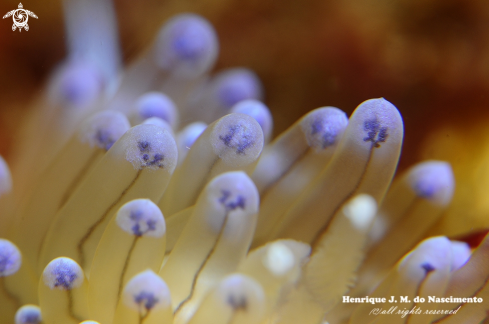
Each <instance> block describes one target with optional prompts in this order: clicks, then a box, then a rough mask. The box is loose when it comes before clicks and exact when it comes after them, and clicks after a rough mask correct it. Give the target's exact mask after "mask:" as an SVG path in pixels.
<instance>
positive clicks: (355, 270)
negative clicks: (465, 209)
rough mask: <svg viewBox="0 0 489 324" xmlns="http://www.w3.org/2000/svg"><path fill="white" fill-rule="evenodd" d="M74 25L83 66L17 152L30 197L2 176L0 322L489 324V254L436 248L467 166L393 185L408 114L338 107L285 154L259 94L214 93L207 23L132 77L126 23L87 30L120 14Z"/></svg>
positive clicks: (162, 42) (406, 177)
mask: <svg viewBox="0 0 489 324" xmlns="http://www.w3.org/2000/svg"><path fill="white" fill-rule="evenodd" d="M75 8H76V10H77V12H79V13H77V14H75V16H76V15H79V16H77V18H78V19H74V20H73V22H72V25H70V24H68V35H69V39H70V44H71V53H70V56H69V57H68V59H67V60H66V61H65V62H64V63H63V64H62V65H61V66H60V67H59V68H58V69H57V71H55V73H54V75H53V77H52V79H51V80H50V81H49V84H48V86H47V90H46V91H45V96H44V97H43V98H41V99H40V100H39V101H38V102H37V103H36V104H35V105H36V109H35V110H33V115H32V118H31V119H30V120H29V121H28V122H27V123H26V126H25V128H24V129H23V130H22V132H21V134H20V135H19V139H18V147H19V150H18V152H17V156H16V160H15V161H14V162H13V163H12V164H11V165H12V178H13V180H14V181H13V182H14V190H11V187H12V181H11V176H10V174H11V173H10V170H9V168H8V166H7V164H6V163H5V162H4V161H3V160H0V193H1V194H2V196H1V198H0V208H1V214H0V215H1V218H0V236H1V237H4V238H2V239H0V321H1V322H2V323H14V321H15V323H24V324H27V323H41V322H42V323H45V324H56V323H63V324H69V323H73V324H78V323H85V324H88V323H101V324H110V323H115V324H124V323H128V324H129V323H131V324H132V323H140V324H141V323H145V324H150V323H176V324H183V323H189V324H194V323H195V324H197V323H213V324H218V323H223V324H225V323H246V324H253V323H257V324H258V323H277V324H279V323H280V324H287V323H304V324H308V323H311V324H316V323H322V322H326V321H327V322H328V323H330V324H333V323H338V324H339V323H352V324H355V323H370V322H375V323H384V322H385V323H397V322H399V321H402V322H408V321H409V322H410V323H411V322H413V323H414V322H420V323H474V324H476V323H482V322H485V321H488V320H489V315H488V311H489V306H488V303H487V301H484V300H485V299H486V298H489V296H488V294H489V287H488V281H489V263H488V262H487V259H488V258H487V255H488V253H489V237H487V238H485V239H484V240H483V241H482V243H481V244H480V245H479V247H478V248H477V249H475V250H474V251H472V250H471V248H470V247H469V245H468V244H466V243H464V242H461V241H456V240H450V239H448V238H446V237H443V236H437V237H432V238H428V239H425V236H426V232H427V231H428V230H430V229H431V228H432V227H433V226H434V225H435V222H436V221H437V220H438V219H439V218H440V217H441V216H442V214H443V211H444V210H445V209H446V207H447V206H448V204H449V203H450V201H451V199H452V195H453V191H454V186H455V184H454V179H453V174H452V169H451V167H450V165H449V164H448V163H446V162H443V161H434V160H431V161H426V162H423V163H419V164H417V165H415V166H413V167H412V168H410V169H408V170H406V171H404V172H403V173H402V174H400V175H399V176H398V177H397V179H396V180H395V181H394V182H393V183H392V184H391V182H392V179H393V177H394V173H395V171H396V167H397V163H398V160H399V155H400V152H401V146H402V141H403V135H404V132H403V121H402V118H401V115H400V113H399V111H398V110H397V108H396V107H395V106H394V105H393V104H392V103H390V102H389V101H387V100H385V99H383V98H378V99H370V100H366V101H364V102H363V103H361V104H360V105H359V106H358V107H357V108H356V110H355V111H354V113H353V114H352V115H351V116H350V118H348V117H347V116H346V114H345V113H344V112H342V111H341V110H339V109H338V108H335V107H321V108H318V109H315V110H313V111H311V112H309V113H307V114H306V115H305V116H303V117H302V118H301V119H300V120H298V121H297V122H296V123H295V124H293V125H292V126H291V127H290V128H288V129H287V130H286V131H284V132H283V133H282V134H281V135H279V136H278V137H276V138H275V139H273V140H271V141H270V137H271V130H272V117H271V114H270V112H269V110H268V108H267V107H266V105H265V104H263V103H262V101H261V100H262V99H263V89H262V86H261V83H260V80H259V79H258V77H257V76H256V75H255V74H254V73H253V72H252V71H250V70H248V69H246V68H234V69H228V70H225V71H221V72H220V73H217V74H214V75H212V74H210V70H211V69H212V67H213V65H214V62H215V60H216V57H217V54H218V40H217V37H216V34H215V32H214V30H213V28H212V26H211V25H210V24H209V23H208V22H207V21H206V20H205V19H204V18H202V17H200V16H197V15H194V14H182V15H178V16H176V17H174V18H172V19H170V20H169V21H168V22H166V23H165V25H164V26H163V27H162V29H161V31H160V33H159V34H158V36H157V38H156V40H155V41H154V43H153V45H152V46H151V47H150V48H149V49H148V50H147V51H146V52H144V53H143V54H142V55H141V56H140V58H139V59H137V60H136V61H135V62H133V63H132V64H131V65H129V66H128V67H127V68H126V69H125V70H124V71H123V72H120V73H118V69H119V66H118V62H119V59H118V57H117V45H116V42H115V38H114V35H113V34H112V33H111V31H112V32H113V30H112V29H111V26H110V24H109V26H105V27H107V28H105V29H104V30H105V32H103V33H97V32H96V31H97V30H98V29H97V28H93V26H88V27H91V28H88V29H87V30H84V31H85V32H87V33H88V34H89V36H90V37H81V36H80V25H77V24H81V25H83V26H86V25H87V23H86V21H85V20H83V18H84V17H87V16H90V15H91V14H95V13H96V14H101V12H103V11H104V10H107V8H106V7H98V6H97V5H94V4H93V3H92V4H88V5H86V4H85V5H83V4H82V3H81V2H76V1H71V2H70V1H67V14H68V15H70V13H71V15H72V16H70V17H71V18H73V14H74V12H75V11H74V9H75ZM84 15H87V16H84ZM103 22H104V23H107V22H110V19H104V20H103ZM99 44H103V48H102V49H101V48H100V46H99ZM113 56H115V57H113Z"/></svg>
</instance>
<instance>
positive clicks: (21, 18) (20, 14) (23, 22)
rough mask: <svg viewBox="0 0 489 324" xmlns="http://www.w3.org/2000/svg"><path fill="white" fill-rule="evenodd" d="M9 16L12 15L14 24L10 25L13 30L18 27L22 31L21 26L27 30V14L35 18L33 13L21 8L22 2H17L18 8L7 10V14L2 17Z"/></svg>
mask: <svg viewBox="0 0 489 324" xmlns="http://www.w3.org/2000/svg"><path fill="white" fill-rule="evenodd" d="M10 16H13V19H14V24H13V25H12V30H13V31H15V30H16V29H17V28H19V31H22V28H24V29H25V30H26V31H27V30H29V25H27V20H29V16H31V17H34V18H36V19H37V16H36V14H35V13H33V12H32V11H29V10H25V9H23V6H22V3H19V9H15V10H12V11H9V12H7V14H6V15H5V16H3V19H5V18H7V17H10Z"/></svg>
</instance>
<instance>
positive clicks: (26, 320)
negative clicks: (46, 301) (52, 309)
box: [15, 305, 42, 324]
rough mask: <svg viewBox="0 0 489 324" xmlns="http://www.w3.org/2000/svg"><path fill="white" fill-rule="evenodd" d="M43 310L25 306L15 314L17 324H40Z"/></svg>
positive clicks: (33, 306)
mask: <svg viewBox="0 0 489 324" xmlns="http://www.w3.org/2000/svg"><path fill="white" fill-rule="evenodd" d="M41 322H42V316H41V308H39V306H36V305H24V306H22V307H21V308H19V309H18V310H17V313H15V324H40V323H41Z"/></svg>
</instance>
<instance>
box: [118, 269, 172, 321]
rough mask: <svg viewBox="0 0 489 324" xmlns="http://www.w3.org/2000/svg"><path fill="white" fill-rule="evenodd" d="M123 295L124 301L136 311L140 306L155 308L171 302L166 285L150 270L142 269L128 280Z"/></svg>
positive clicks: (166, 305) (148, 308) (167, 305)
mask: <svg viewBox="0 0 489 324" xmlns="http://www.w3.org/2000/svg"><path fill="white" fill-rule="evenodd" d="M123 295H124V296H123V298H124V303H125V304H126V305H127V306H128V307H130V308H132V309H134V310H136V311H140V310H141V308H142V307H144V308H146V310H155V309H158V308H162V307H169V305H170V304H171V300H170V290H169V289H168V286H167V285H166V283H165V282H164V281H163V279H161V278H160V277H159V276H158V275H156V274H155V273H154V272H153V271H151V270H146V271H143V272H141V273H139V274H137V275H135V276H134V277H133V278H132V279H131V280H129V282H128V283H127V285H126V287H125V288H124V292H123Z"/></svg>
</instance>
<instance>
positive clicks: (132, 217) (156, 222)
mask: <svg viewBox="0 0 489 324" xmlns="http://www.w3.org/2000/svg"><path fill="white" fill-rule="evenodd" d="M116 222H117V225H119V227H120V228H122V229H123V230H124V231H126V232H128V233H130V234H133V235H136V236H152V237H162V236H163V235H164V234H165V232H166V226H165V219H164V218H163V214H162V213H161V211H160V209H159V208H158V206H156V205H155V203H153V202H152V201H151V200H149V199H135V200H132V201H130V202H128V203H126V204H124V205H123V206H122V207H121V208H120V209H119V211H118V212H117V216H116Z"/></svg>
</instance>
